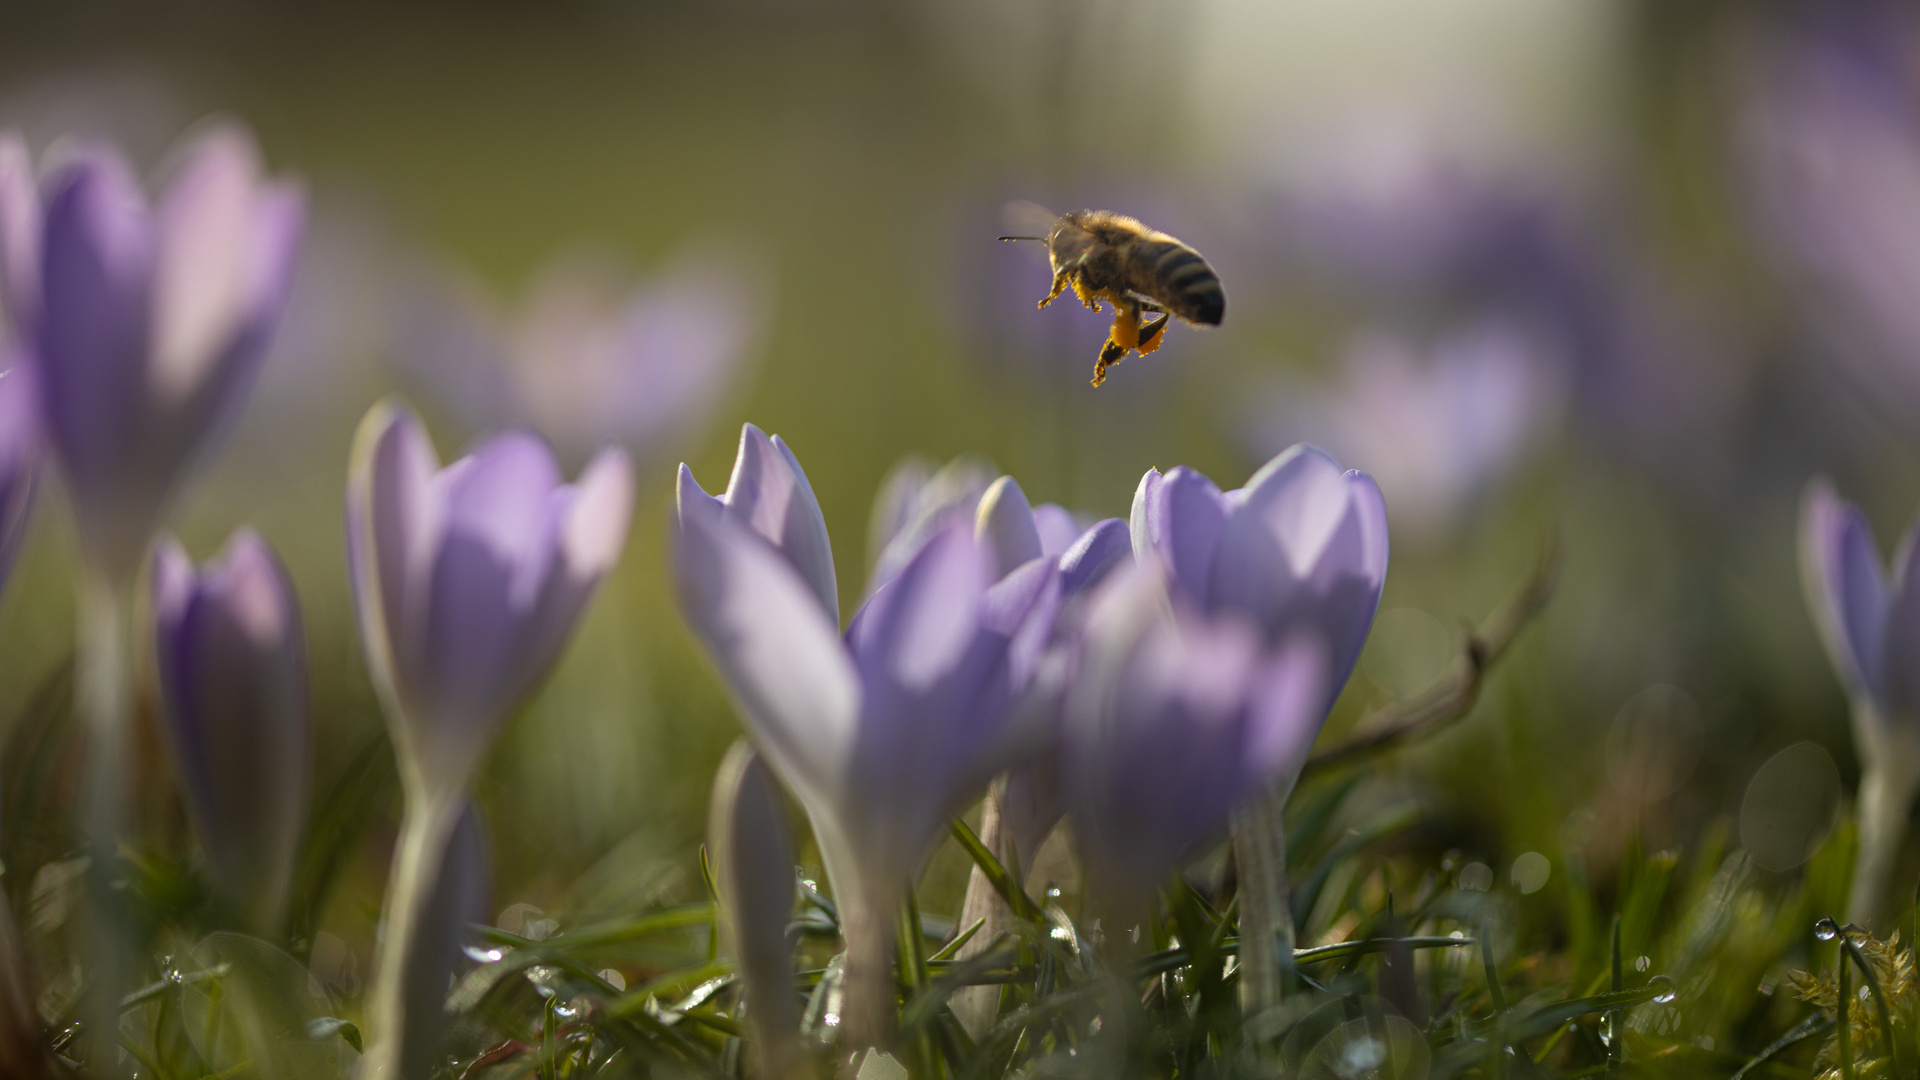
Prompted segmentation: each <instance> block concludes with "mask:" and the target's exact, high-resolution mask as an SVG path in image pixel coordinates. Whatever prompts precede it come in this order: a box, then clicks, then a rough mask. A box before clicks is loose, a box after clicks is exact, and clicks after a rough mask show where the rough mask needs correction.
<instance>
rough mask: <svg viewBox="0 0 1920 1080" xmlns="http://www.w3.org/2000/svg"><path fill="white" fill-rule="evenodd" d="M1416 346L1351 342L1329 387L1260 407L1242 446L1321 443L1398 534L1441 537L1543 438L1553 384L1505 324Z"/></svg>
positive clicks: (1514, 326)
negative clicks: (1363, 476) (1389, 509)
mask: <svg viewBox="0 0 1920 1080" xmlns="http://www.w3.org/2000/svg"><path fill="white" fill-rule="evenodd" d="M1422 353H1423V351H1422V350H1420V349H1418V348H1416V347H1415V346H1414V345H1413V344H1412V343H1411V342H1409V341H1407V340H1406V339H1404V338H1401V337H1398V336H1395V335H1390V334H1386V333H1379V332H1375V333H1369V334H1363V335H1361V336H1359V337H1357V338H1356V339H1355V340H1354V341H1353V343H1352V344H1351V345H1350V346H1349V348H1348V349H1347V351H1346V353H1345V355H1344V356H1343V357H1342V360H1341V364H1340V369H1339V372H1338V374H1337V375H1336V376H1335V378H1334V380H1333V381H1332V383H1331V384H1330V385H1328V386H1325V387H1321V388H1313V389H1308V388H1303V387H1298V386H1290V387H1288V388H1287V389H1286V390H1284V391H1282V392H1280V393H1276V394H1275V395H1273V397H1272V399H1271V400H1269V401H1266V402H1264V403H1262V404H1261V405H1260V406H1258V407H1257V408H1256V409H1255V410H1254V412H1253V414H1252V415H1251V416H1250V417H1249V418H1248V424H1247V432H1248V438H1247V441H1248V443H1249V445H1250V446H1251V447H1252V448H1253V449H1254V451H1255V452H1256V453H1258V454H1260V455H1262V456H1265V455H1268V454H1272V453H1275V452H1277V451H1279V450H1281V449H1282V448H1284V447H1286V446H1288V445H1291V444H1292V443H1295V442H1302V441H1304V442H1310V443H1313V444H1316V445H1319V446H1324V447H1326V448H1328V450H1330V451H1331V452H1333V453H1335V454H1338V455H1339V456H1340V457H1341V458H1342V459H1343V460H1345V461H1348V462H1351V463H1353V464H1354V465H1355V466H1357V467H1360V468H1364V469H1365V470H1367V473H1368V474H1369V475H1370V476H1372V477H1374V479H1376V480H1377V481H1378V482H1379V484H1380V490H1381V493H1382V495H1383V496H1384V497H1385V499H1386V501H1388V502H1390V503H1392V504H1393V523H1394V527H1395V528H1396V529H1399V530H1402V531H1403V533H1405V534H1409V535H1412V536H1415V537H1420V538H1433V537H1437V536H1441V535H1444V534H1445V533H1446V532H1447V531H1448V530H1450V529H1451V528H1452V526H1453V525H1454V524H1455V523H1456V522H1458V521H1459V519H1460V518H1461V516H1462V515H1463V514H1464V513H1465V512H1466V511H1468V510H1469V509H1471V508H1472V506H1473V504H1474V502H1475V500H1476V499H1477V498H1479V497H1480V496H1482V495H1484V494H1486V493H1487V491H1488V490H1489V489H1491V488H1493V487H1494V486H1495V485H1497V484H1498V483H1499V482H1500V481H1501V480H1503V479H1505V478H1507V477H1508V476H1509V475H1511V474H1512V473H1513V472H1515V471H1517V470H1518V469H1519V468H1520V465H1521V461H1522V459H1523V458H1524V456H1525V455H1526V453H1527V452H1528V451H1529V450H1530V449H1532V448H1533V447H1534V446H1535V445H1536V444H1537V443H1538V442H1539V441H1540V440H1541V439H1542V437H1543V436H1545V435H1546V433H1547V431H1548V429H1549V428H1550V427H1551V426H1552V425H1553V424H1554V423H1555V421H1556V420H1557V419H1558V414H1559V411H1560V399H1561V391H1560V381H1561V380H1560V375H1559V372H1558V370H1557V367H1556V364H1555V363H1554V360H1553V358H1551V357H1547V356H1543V355H1542V350H1541V349H1540V348H1538V347H1537V346H1536V344H1535V342H1534V341H1533V339H1532V337H1531V335H1529V334H1528V333H1527V331H1526V330H1525V328H1524V327H1523V326H1521V325H1519V324H1518V323H1515V322H1513V321H1510V320H1504V319H1488V320H1484V321H1482V322H1479V323H1476V324H1473V325H1469V326H1466V327H1463V328H1462V329H1460V330H1459V331H1457V332H1455V333H1452V334H1449V335H1447V336H1445V337H1443V338H1441V339H1440V340H1438V341H1437V342H1435V343H1434V344H1433V346H1432V347H1431V348H1430V349H1427V350H1424V355H1423V354H1422Z"/></svg>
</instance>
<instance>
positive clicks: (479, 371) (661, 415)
mask: <svg viewBox="0 0 1920 1080" xmlns="http://www.w3.org/2000/svg"><path fill="white" fill-rule="evenodd" d="M435 292H436V293H437V296H436V297H435V298H433V299H430V300H428V301H426V302H423V303H421V304H418V305H416V308H417V309H418V311H419V314H418V315H417V317H416V318H415V320H414V324H413V325H412V326H411V327H410V328H409V332H407V333H406V334H405V335H404V337H403V340H402V342H401V344H400V348H401V350H402V354H403V358H404V359H405V361H406V362H407V364H408V367H409V369H410V371H411V372H412V373H413V374H415V375H416V376H417V377H418V378H419V379H420V380H421V381H422V382H423V383H425V384H426V385H427V386H428V387H430V388H431V389H432V390H433V392H434V394H435V396H436V397H438V398H440V399H441V400H444V401H445V402H447V403H448V404H449V405H450V406H451V407H452V408H453V409H454V411H455V412H456V413H457V414H458V415H459V416H460V417H461V418H463V419H464V420H466V421H467V423H469V424H470V425H471V426H473V427H475V428H478V429H486V428H498V427H505V426H509V425H517V424H525V425H528V426H531V427H533V428H534V429H535V430H538V431H539V432H541V433H542V434H544V435H546V436H547V437H548V438H550V439H552V440H554V442H555V444H556V445H557V446H558V447H559V448H560V452H561V455H562V457H563V459H568V460H574V459H579V458H584V457H585V456H586V455H587V454H588V453H591V452H592V451H593V450H594V449H595V448H596V447H598V446H600V445H601V444H603V443H616V444H620V445H624V446H627V447H628V448H630V449H631V450H632V451H633V452H635V453H639V454H647V453H651V452H656V451H660V450H662V449H663V448H665V447H666V446H667V445H669V444H671V443H673V442H674V441H676V440H677V439H681V438H684V437H686V436H688V435H690V434H692V433H693V432H695V431H697V430H699V428H700V427H701V426H702V425H703V424H704V422H705V421H706V419H707V417H708V416H709V415H711V413H712V411H713V408H714V406H715V405H717V404H718V403H719V401H720V398H721V395H722V394H724V393H725V392H726V389H727V387H728V386H729V385H731V384H732V382H733V380H734V378H735V376H737V375H738V374H739V372H740V369H741V368H742V367H743V366H744V365H745V362H746V360H747V357H748V356H749V354H750V353H751V352H752V351H753V346H754V341H755V339H756V338H757V337H758V336H759V327H760V323H761V321H762V311H763V310H764V309H765V307H766V304H767V298H766V296H765V295H764V294H765V293H766V292H767V290H766V288H765V287H764V285H763V283H762V280H761V275H760V274H758V273H757V272H756V267H755V266H754V265H753V264H752V263H751V262H749V261H746V260H742V259H739V258H733V257H718V256H716V255H715V254H713V253H701V252H689V253H687V254H685V255H682V256H680V257H678V258H676V259H675V260H673V261H672V262H670V263H669V264H668V265H667V266H666V267H664V268H663V269H662V270H661V271H660V273H659V274H657V275H655V276H653V277H651V278H646V279H641V280H635V279H634V278H633V277H632V276H631V275H630V274H628V273H626V272H625V271H623V270H622V269H620V268H619V266H618V265H617V264H614V263H612V262H611V261H609V260H606V259H600V258H593V257H589V256H586V255H578V254H576V255H568V256H562V257H560V258H556V259H554V260H552V261H550V262H549V263H548V264H547V265H546V266H544V267H543V268H541V269H540V270H539V271H538V272H537V273H536V274H535V275H534V277H533V280H532V281H531V283H530V284H529V285H528V287H527V290H526V293H525V295H524V296H523V297H522V299H521V301H520V303H519V304H518V306H517V307H515V308H513V309H512V310H507V311H503V310H501V306H500V305H499V304H498V303H497V302H495V301H494V300H493V299H492V298H490V297H487V296H485V295H484V294H483V293H482V292H481V291H480V290H478V289H475V288H471V287H467V288H460V287H458V286H454V287H449V288H443V289H438V290H435Z"/></svg>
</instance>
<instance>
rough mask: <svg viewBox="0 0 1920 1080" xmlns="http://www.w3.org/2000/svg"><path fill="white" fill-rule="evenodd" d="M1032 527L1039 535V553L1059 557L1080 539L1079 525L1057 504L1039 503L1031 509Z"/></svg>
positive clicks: (1071, 515)
mask: <svg viewBox="0 0 1920 1080" xmlns="http://www.w3.org/2000/svg"><path fill="white" fill-rule="evenodd" d="M1033 526H1034V528H1035V529H1037V530H1038V531H1039V533H1040V553H1041V554H1043V555H1059V554H1061V553H1063V552H1065V551H1066V550H1067V549H1068V548H1070V547H1072V546H1073V542H1074V541H1075V540H1078V539H1080V534H1081V532H1082V530H1081V528H1080V523H1079V522H1078V521H1075V520H1074V519H1073V514H1072V512H1071V511H1069V510H1068V509H1067V508H1066V507H1064V506H1061V505H1059V504H1058V503H1041V504H1040V505H1039V506H1036V507H1034V508H1033Z"/></svg>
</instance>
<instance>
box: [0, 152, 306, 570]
mask: <svg viewBox="0 0 1920 1080" xmlns="http://www.w3.org/2000/svg"><path fill="white" fill-rule="evenodd" d="M23 164H24V159H23V155H21V154H20V153H18V152H17V149H16V150H14V151H8V150H5V149H4V148H0V267H4V274H5V276H4V278H0V281H3V282H4V288H5V290H6V293H7V310H8V314H9V318H10V321H11V322H12V324H13V325H14V327H15V328H16V332H17V333H18V335H19V338H20V344H21V347H22V348H24V349H25V350H26V351H27V353H28V354H29V357H30V360H31V362H32V363H33V364H34V365H35V366H36V368H37V374H38V375H39V379H38V383H39V388H40V391H41V397H42V416H43V418H44V420H45V425H46V432H47V438H48V441H49V442H50V443H51V445H52V448H53V450H54V453H55V456H56V457H57V458H58V460H59V462H60V467H61V470H62V472H63V473H64V475H65V477H66V481H67V488H68V491H69V494H70V495H71V497H72V500H73V505H74V509H75V512H76V514H77V515H78V517H79V521H80V538H81V543H82V545H83V547H84V548H85V550H86V553H87V556H88V559H89V562H90V563H91V564H92V565H93V566H94V568H95V569H96V570H97V571H98V572H101V573H103V574H105V575H106V576H107V577H109V578H112V579H115V580H125V579H127V578H130V577H131V575H132V574H133V572H134V570H135V569H136V568H137V566H138V564H139V561H140V558H141V556H142V554H143V553H144V552H145V550H146V546H147V542H148V539H149V537H150V536H151V533H152V531H153V529H154V528H155V527H156V525H157V524H158V523H159V521H160V519H161V517H162V515H163V513H164V511H165V508H166V505H167V503H168V501H169V499H170V498H171V496H172V495H173V493H174V491H175V489H176V488H177V487H178V485H179V483H180V480H181V479H182V477H183V476H184V474H185V473H186V472H187V471H188V469H189V467H190V466H191V465H192V464H193V463H194V461H195V459H196V458H198V457H199V456H200V455H201V454H202V453H203V452H204V451H205V449H206V447H207V445H208V443H209V442H210V440H211V439H212V438H213V436H214V435H215V434H216V433H217V432H218V431H219V430H220V429H222V428H223V427H224V426H226V425H227V424H228V423H229V422H230V421H231V420H232V419H233V416H234V414H235V413H236V412H237V410H238V408H239V406H240V405H241V403H242V402H243V401H244V400H245V398H246V394H247V390H248V388H249V387H250V385H251V384H252V381H253V377H254V374H255V372H256V370H257V369H258V367H259V361H260V358H261V356H262V355H263V353H264V350H265V347H266V344H267V342H268V339H269V337H270V335H271V334H272V331H273V327H274V323H275V320H276V319H277V317H278V315H279V313H280V309H281V306H282V303H283V302H284V300H285V297H286V291H287V285H288V280H289V276H290V273H291V269H292V266H293V261H294V254H295V252H296V250H297V249H298V247H299V243H300V237H301V232H302V229H303V227H304V223H305V219H306V200H305V197H304V195H303V194H302V191H301V189H300V188H299V186H298V185H296V184H293V183H291V182H287V181H278V180H268V179H267V178H266V177H264V176H263V174H262V171H261V163H260V155H259V151H258V149H257V148H256V147H255V145H254V143H253V140H252V138H251V137H250V136H248V135H247V133H246V132H245V131H243V130H241V129H239V128H236V127H233V126H230V125H223V126H219V127H214V128H210V129H208V130H207V131H205V132H203V133H202V134H200V135H199V136H197V137H195V138H194V139H193V140H192V141H190V142H188V143H187V144H186V145H184V146H183V147H181V148H180V150H179V152H178V155H177V163H176V165H175V167H174V169H173V170H172V172H171V174H170V177H169V179H168V180H167V182H166V184H165V186H164V189H163V190H162V191H161V193H160V195H159V198H158V201H157V202H156V203H155V204H154V205H152V206H149V205H148V203H147V199H146V196H145V194H144V193H143V192H142V190H141V187H140V184H139V182H138V180H136V179H135V177H134V174H133V172H132V170H131V169H130V168H129V167H128V165H127V163H126V162H125V160H123V159H122V158H121V157H120V156H119V154H118V153H116V152H115V151H114V150H112V149H111V148H109V147H106V146H100V145H87V146H83V147H78V148H76V149H74V150H73V152H72V153H71V154H69V155H68V156H67V158H66V159H65V160H64V161H62V162H60V163H58V164H56V165H55V166H54V168H53V169H52V171H51V172H50V173H49V175H48V176H47V177H46V179H45V181H44V183H42V184H41V185H40V188H39V190H38V191H37V192H36V191H35V190H34V189H33V188H32V187H31V186H28V185H25V184H23V183H22V182H21V177H20V171H21V169H22V167H23Z"/></svg>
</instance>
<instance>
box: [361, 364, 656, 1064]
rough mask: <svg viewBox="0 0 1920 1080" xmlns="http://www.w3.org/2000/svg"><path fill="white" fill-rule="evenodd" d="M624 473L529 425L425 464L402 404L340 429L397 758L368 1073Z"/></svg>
mask: <svg viewBox="0 0 1920 1080" xmlns="http://www.w3.org/2000/svg"><path fill="white" fill-rule="evenodd" d="M632 504H633V476H632V470H631V467H630V466H629V464H628V462H627V456H626V453H625V452H624V451H621V450H617V449H607V450H603V451H602V452H601V453H600V454H598V455H596V456H595V457H594V459H593V460H592V461H591V462H590V463H588V465H587V467H586V468H585V469H584V470H583V471H582V472H581V474H580V479H579V481H578V482H577V483H575V484H563V483H562V482H561V477H560V468H559V465H558V464H557V463H556V462H555V461H554V457H553V452H552V451H551V450H549V449H548V448H547V445H546V444H545V443H543V442H541V441H540V440H539V438H537V437H535V436H533V435H531V434H528V433H526V432H510V433H508V434H505V435H500V436H497V437H495V438H493V439H491V440H488V441H487V442H485V443H482V444H481V445H480V446H479V447H477V448H476V449H475V450H474V451H473V452H472V453H471V454H469V455H468V456H466V457H463V458H461V459H460V460H458V461H455V462H454V463H452V464H451V465H448V466H447V467H445V468H441V467H440V462H439V457H438V455H436V454H435V453H434V449H433V444H432V443H431V442H430V441H428V438H427V434H426V431H425V430H424V429H423V428H422V427H421V426H420V422H419V421H418V420H417V419H415V418H414V416H413V414H412V413H411V412H410V411H408V410H407V409H406V408H405V407H403V406H400V405H398V404H396V403H392V402H385V403H382V404H380V405H377V406H375V407H374V408H373V410H372V411H371V412H369V413H368V414H367V417H366V419H365V420H363V421H362V422H361V424H360V430H359V433H358V434H357V435H356V436H355V439H354V453H353V466H352V470H351V474H350V477H349V481H348V489H347V545H348V554H349V562H350V568H351V570H352V574H353V583H354V594H355V600H356V605H355V606H356V608H357V610H358V612H359V617H360V633H361V639H362V644H363V645H364V646H365V649H366V654H367V666H368V667H369V668H370V669H372V674H373V682H374V687H375V689H376V690H377V691H378V692H379V694H380V696H381V699H382V702H383V704H384V705H385V707H386V713H387V724H388V729H389V731H390V732H391V733H392V736H393V743H394V747H395V750H396V753H397V756H398V757H399V760H400V774H401V777H402V780H403V786H404V788H405V791H406V796H407V805H406V817H405V820H404V821H403V823H402V827H401V837H400V844H399V848H398V850H397V851H396V852H395V856H394V876H393V882H392V885H391V887H390V888H389V891H388V900H387V919H388V929H387V936H386V938H385V939H384V941H383V944H382V949H381V960H380V973H379V981H378V984H377V985H376V987H375V990H374V1004H373V1008H372V1010H371V1011H372V1014H373V1015H374V1016H375V1017H376V1023H378V1024H379V1025H380V1029H379V1032H378V1034H376V1036H375V1040H374V1046H373V1047H370V1048H369V1058H370V1061H369V1063H368V1066H367V1068H368V1075H372V1076H397V1075H401V1074H400V1073H399V1072H398V1071H397V1070H398V1069H399V1067H400V1061H399V1059H400V1055H401V1054H402V1052H403V1049H404V1046H403V1043H404V1042H405V1039H404V1038H403V1036H405V1034H406V1033H407V1032H408V1030H409V1029H410V1028H412V1027H414V1025H415V1024H416V1023H421V1022H425V1021H424V1020H423V1019H422V1018H420V1017H418V1016H416V1015H414V1013H416V1012H417V1008H416V1006H417V1002H416V1001H415V999H414V998H413V997H412V996H410V995H409V993H408V991H407V989H406V988H407V986H408V985H409V982H408V980H409V978H410V976H409V975H408V973H407V969H408V963H406V962H404V961H406V958H408V957H411V956H412V955H413V952H412V949H413V948H414V946H413V945H412V942H413V939H414V938H415V937H416V936H418V935H419V934H420V933H422V932H428V931H429V930H430V927H428V926H427V925H426V924H423V922H422V920H423V919H424V918H425V917H426V915H427V901H428V900H429V899H430V895H431V890H432V888H433V885H432V883H433V882H434V881H436V880H437V879H438V876H439V871H440V862H441V856H442V854H443V853H444V851H445V850H446V844H447V838H448V836H449V835H450V834H451V831H452V829H453V827H454V823H455V820H456V818H457V816H458V813H459V809H460V805H461V801H462V798H463V797H464V793H465V791H466V787H467V784H468V782H469V781H470V780H471V778H472V775H473V772H474V770H475V769H477V768H478V767H479V764H480V761H481V759H482V758H483V757H484V756H485V754H486V751H487V748H488V747H489V746H490V745H491V744H492V742H493V738H494V736H495V735H496V734H497V733H498V732H499V729H500V727H501V725H502V724H504V723H505V722H506V719H507V717H508V716H510V715H511V714H512V713H513V711H514V710H515V709H517V708H519V707H520V705H521V704H522V702H524V701H525V700H526V698H527V696H528V695H529V694H531V693H532V692H533V690H534V688H535V687H536V686H537V685H538V684H539V682H540V681H541V680H542V679H543V678H545V676H546V674H547V671H548V670H549V669H550V668H551V667H552V666H553V664H554V662H555V661H556V660H557V659H558V658H559V655H560V652H561V649H562V648H563V647H564V646H565V645H566V643H567V640H568V638H570V637H571V636H572V634H573V629H574V625H575V624H576V623H577V622H578V620H579V617H580V615H581V613H582V612H583V611H584V610H585V608H586V604H587V602H588V601H589V600H590V599H592V597H593V594H594V593H595V591H597V589H598V588H599V585H600V581H601V579H602V578H604V577H605V576H606V574H607V573H608V572H609V571H610V570H612V568H613V566H614V564H615V562H617V561H618V559H619V557H620V552H621V550H622V549H623V548H624V547H625V544H626V536H627V525H628V522H629V520H630V518H631V516H632Z"/></svg>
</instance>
